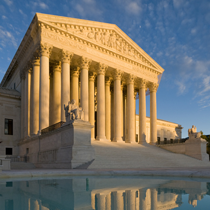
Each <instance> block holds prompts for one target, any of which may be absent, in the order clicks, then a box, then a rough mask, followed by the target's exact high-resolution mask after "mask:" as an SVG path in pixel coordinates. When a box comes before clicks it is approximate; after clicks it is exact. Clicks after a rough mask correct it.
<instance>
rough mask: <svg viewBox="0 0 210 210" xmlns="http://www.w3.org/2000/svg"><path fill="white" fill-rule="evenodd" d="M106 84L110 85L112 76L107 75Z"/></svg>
mask: <svg viewBox="0 0 210 210" xmlns="http://www.w3.org/2000/svg"><path fill="white" fill-rule="evenodd" d="M105 84H106V85H110V84H111V78H110V77H105Z"/></svg>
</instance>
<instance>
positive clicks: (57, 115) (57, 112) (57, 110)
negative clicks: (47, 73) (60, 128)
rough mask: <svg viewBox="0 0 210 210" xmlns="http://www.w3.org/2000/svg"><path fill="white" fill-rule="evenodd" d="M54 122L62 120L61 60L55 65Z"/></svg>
mask: <svg viewBox="0 0 210 210" xmlns="http://www.w3.org/2000/svg"><path fill="white" fill-rule="evenodd" d="M52 117H53V118H52V124H56V123H58V122H60V121H61V66H60V62H59V63H55V64H54V66H53V113H52Z"/></svg>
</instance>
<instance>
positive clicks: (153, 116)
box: [149, 83, 158, 145]
mask: <svg viewBox="0 0 210 210" xmlns="http://www.w3.org/2000/svg"><path fill="white" fill-rule="evenodd" d="M157 88H158V85H157V84H156V83H152V84H151V85H150V86H149V90H150V144H152V145H154V144H156V142H157V110H156V106H157V105H156V91H157Z"/></svg>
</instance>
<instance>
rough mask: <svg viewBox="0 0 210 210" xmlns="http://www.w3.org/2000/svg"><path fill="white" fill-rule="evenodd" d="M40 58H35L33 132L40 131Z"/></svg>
mask: <svg viewBox="0 0 210 210" xmlns="http://www.w3.org/2000/svg"><path fill="white" fill-rule="evenodd" d="M39 80H40V58H39V57H34V59H33V73H32V92H31V99H32V100H31V102H32V104H31V107H32V109H31V123H32V125H31V134H37V133H38V131H39V83H40V81H39Z"/></svg>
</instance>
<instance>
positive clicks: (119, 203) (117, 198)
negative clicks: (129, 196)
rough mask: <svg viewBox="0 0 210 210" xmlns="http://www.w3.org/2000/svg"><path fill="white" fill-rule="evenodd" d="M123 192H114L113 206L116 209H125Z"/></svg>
mask: <svg viewBox="0 0 210 210" xmlns="http://www.w3.org/2000/svg"><path fill="white" fill-rule="evenodd" d="M122 194H123V191H115V192H113V195H114V201H113V206H114V209H124V202H123V195H122Z"/></svg>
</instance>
